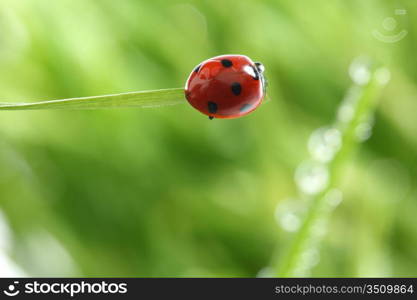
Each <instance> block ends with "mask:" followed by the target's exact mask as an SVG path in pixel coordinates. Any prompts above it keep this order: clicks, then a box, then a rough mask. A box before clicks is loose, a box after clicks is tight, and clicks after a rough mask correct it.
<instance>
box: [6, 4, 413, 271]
mask: <svg viewBox="0 0 417 300" xmlns="http://www.w3.org/2000/svg"><path fill="white" fill-rule="evenodd" d="M396 8H402V9H406V10H407V14H406V15H405V16H396V15H395V14H394V10H395V9H396ZM416 12H417V3H416V2H414V1H405V0H404V1H378V0H370V1H361V0H352V1H341V0H335V1H324V0H318V1H308V0H302V1H290V0H288V1H272V0H269V1H268V0H262V1H261V0H252V1H246V0H245V1H240V0H236V1H235V0H232V1H220V0H210V1H197V0H195V1H186V0H185V1H176V0H173V1H161V0H154V1H134V0H131V1H128V0H122V1H112V0H99V1H93V0H59V1H49V0H20V1H15V0H2V1H1V3H0V102H19V101H29V100H42V99H44V100H48V99H59V98H70V97H81V96H91V95H99V94H110V93H119V92H128V91H137V90H145V89H160V88H171V87H181V86H183V85H184V83H185V80H186V78H187V76H188V74H189V72H190V71H191V70H192V69H193V67H194V66H195V65H197V64H198V63H199V62H200V61H202V60H204V59H207V58H209V57H212V56H215V55H220V54H226V53H239V54H245V55H248V56H250V57H251V58H252V59H253V60H256V61H261V62H262V63H263V64H264V65H265V67H266V76H267V77H268V81H269V86H268V95H269V98H270V99H271V100H270V101H269V102H267V103H266V104H264V105H262V106H261V107H260V108H259V109H258V110H257V111H256V112H254V113H253V114H251V115H249V116H247V117H244V118H240V119H236V120H214V121H209V120H208V119H207V118H206V117H205V116H203V115H201V114H200V113H198V112H197V111H195V110H194V109H193V108H192V107H191V106H189V105H187V104H184V105H177V106H173V107H163V108H156V109H117V110H102V111H34V112H1V113H0V211H1V212H2V215H3V216H2V217H1V219H2V222H3V223H4V224H3V227H4V228H3V229H4V230H3V231H2V232H3V233H1V232H0V234H2V236H3V246H2V247H0V252H2V253H3V254H2V255H3V256H4V257H7V259H10V261H12V262H13V263H14V264H16V265H17V266H18V267H19V268H20V269H21V270H22V271H23V272H24V274H27V275H32V276H256V275H257V274H258V272H259V271H260V270H261V269H262V268H264V267H266V266H268V265H269V264H270V263H271V259H272V258H273V257H275V256H281V255H282V254H283V253H284V251H285V249H287V247H288V245H289V243H290V242H291V237H292V236H291V235H290V234H288V233H286V232H285V231H283V230H282V229H281V228H280V227H279V226H278V224H277V221H276V220H275V217H274V211H275V208H276V206H277V204H278V203H280V201H283V200H285V199H288V198H294V197H296V196H297V194H298V192H297V187H296V184H295V181H294V171H295V169H296V168H297V166H298V165H299V164H300V163H301V162H302V161H304V160H305V159H306V158H308V155H309V154H308V150H307V146H306V144H307V140H308V137H309V135H310V134H311V132H312V131H313V130H315V129H316V128H318V127H322V126H325V125H327V124H330V123H331V122H332V121H333V120H334V118H335V115H336V110H337V107H338V105H339V104H340V102H341V101H342V99H343V96H344V94H345V92H346V90H347V89H348V88H349V86H350V84H351V80H350V78H349V76H348V67H349V64H350V63H351V61H352V60H353V59H355V58H356V57H358V56H367V57H370V58H371V59H373V60H374V61H376V62H378V63H382V64H385V65H386V66H387V67H388V68H389V69H390V71H391V75H392V80H391V82H390V83H389V84H388V86H387V87H386V88H385V89H384V91H383V94H382V97H381V99H380V102H379V106H378V108H377V110H376V115H375V126H374V130H373V135H372V137H371V138H370V139H369V140H368V141H366V142H365V143H364V144H362V145H361V148H360V151H358V152H357V153H356V155H355V156H354V157H353V158H352V159H351V160H350V161H349V162H348V164H347V166H346V168H344V170H343V182H342V184H341V190H342V192H343V196H344V197H343V198H344V201H343V202H342V204H341V205H340V206H339V207H338V208H337V209H336V211H335V212H334V213H333V215H332V217H331V219H330V223H329V226H328V229H327V234H326V236H325V238H324V240H323V241H322V243H321V247H320V253H321V255H320V257H321V259H320V261H319V263H318V265H317V266H316V267H315V268H314V269H313V270H312V273H311V274H310V275H311V276H416V275H417V251H416V249H417V221H416V214H417V184H416V179H417V151H416V150H417V118H416V112H417V101H416V96H417V86H416V84H417V82H416V81H417V56H416V47H417V25H416V24H415V23H413V20H414V19H415V14H416ZM390 16H392V17H395V19H396V20H397V21H398V24H397V28H396V30H394V32H395V33H396V32H398V31H400V30H402V29H405V30H407V31H408V34H407V36H406V37H405V38H404V39H402V40H401V41H399V42H397V43H393V44H390V43H384V42H381V41H379V40H378V39H376V38H374V37H373V35H372V31H373V30H380V32H381V33H384V34H387V35H388V34H392V33H391V32H386V31H384V28H383V27H382V22H383V20H384V19H385V18H386V17H390ZM184 101H185V100H184ZM5 224H8V225H5ZM7 232H9V233H7ZM7 235H8V236H9V238H7V237H6V236H7ZM1 239H2V238H1V237H0V240H1ZM0 246H1V243H0ZM0 261H1V260H0ZM2 270H3V271H2ZM2 274H3V275H4V274H6V271H5V265H4V266H2V265H1V264H0V275H2Z"/></svg>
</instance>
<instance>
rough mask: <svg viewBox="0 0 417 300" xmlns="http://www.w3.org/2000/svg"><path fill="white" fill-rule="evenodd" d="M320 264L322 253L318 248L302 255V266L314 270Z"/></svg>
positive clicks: (308, 250)
mask: <svg viewBox="0 0 417 300" xmlns="http://www.w3.org/2000/svg"><path fill="white" fill-rule="evenodd" d="M319 262H320V253H319V251H318V250H317V249H316V248H310V249H307V250H306V251H304V252H303V253H302V254H301V264H303V265H304V266H305V268H308V269H310V268H312V267H314V266H316V265H317V264H318V263H319Z"/></svg>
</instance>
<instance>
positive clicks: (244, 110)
mask: <svg viewBox="0 0 417 300" xmlns="http://www.w3.org/2000/svg"><path fill="white" fill-rule="evenodd" d="M251 107H252V104H249V103H245V104H243V105H242V107H241V108H240V109H239V110H240V112H247V111H248V110H249V109H250V108H251Z"/></svg>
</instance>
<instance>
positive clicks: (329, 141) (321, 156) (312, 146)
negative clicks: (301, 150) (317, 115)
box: [308, 127, 342, 162]
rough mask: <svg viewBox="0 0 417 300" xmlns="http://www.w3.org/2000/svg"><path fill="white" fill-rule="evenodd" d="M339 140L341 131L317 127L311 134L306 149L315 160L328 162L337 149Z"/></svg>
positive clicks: (340, 139) (339, 143)
mask: <svg viewBox="0 0 417 300" xmlns="http://www.w3.org/2000/svg"><path fill="white" fill-rule="evenodd" d="M341 141H342V138H341V133H340V131H339V130H338V129H336V128H328V127H325V128H319V129H317V130H315V131H314V132H313V133H312V134H311V136H310V139H309V141H308V149H309V151H310V154H311V155H312V156H313V158H315V159H316V160H318V161H321V162H328V161H330V160H332V158H333V156H334V155H335V154H336V152H337V151H338V150H339V148H340V145H341Z"/></svg>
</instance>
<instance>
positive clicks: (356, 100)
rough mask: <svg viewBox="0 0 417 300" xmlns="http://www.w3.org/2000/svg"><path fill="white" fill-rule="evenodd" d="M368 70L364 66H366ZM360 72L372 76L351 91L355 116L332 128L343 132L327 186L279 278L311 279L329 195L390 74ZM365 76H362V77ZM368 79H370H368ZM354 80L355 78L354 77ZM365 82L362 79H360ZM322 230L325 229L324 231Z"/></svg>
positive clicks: (280, 262) (317, 197)
mask: <svg viewBox="0 0 417 300" xmlns="http://www.w3.org/2000/svg"><path fill="white" fill-rule="evenodd" d="M363 68H365V67H363ZM363 68H362V69H360V70H359V71H361V72H359V75H363V73H364V72H365V71H366V72H365V73H366V74H369V78H367V80H366V82H360V83H358V82H356V81H355V85H354V86H353V87H352V90H354V91H356V92H355V93H352V95H353V96H351V97H349V98H346V99H347V100H349V101H347V102H348V103H349V107H348V108H350V109H351V112H352V114H349V118H345V117H344V118H341V119H337V121H336V122H335V124H334V125H333V128H335V129H336V130H338V132H340V137H341V146H340V149H339V150H338V151H336V153H335V155H334V157H333V159H331V160H330V161H328V162H327V163H326V164H325V165H324V166H325V167H326V169H327V170H328V174H329V175H328V176H329V179H328V184H327V187H325V188H324V189H323V190H322V191H321V192H319V193H317V194H315V195H314V196H312V197H311V199H310V201H309V202H310V205H309V207H308V211H307V213H306V214H305V216H304V219H303V220H302V221H301V226H300V227H299V229H298V231H297V232H296V233H295V236H294V239H293V242H292V244H291V245H290V246H289V248H288V249H287V250H288V251H287V252H286V253H285V254H284V255H283V256H282V257H281V259H278V260H277V261H274V262H273V265H274V267H275V270H277V273H276V274H275V275H276V276H280V277H300V276H301V277H302V276H308V274H309V273H308V272H309V271H310V269H311V268H312V265H310V263H308V262H307V260H308V259H307V258H308V255H309V254H310V253H313V251H312V250H315V248H317V247H318V246H319V245H318V244H319V242H320V240H321V235H322V234H323V232H322V229H324V227H323V225H324V226H325V224H327V222H328V219H329V218H330V214H331V210H332V209H333V207H332V205H331V204H330V202H329V200H331V199H330V195H331V194H332V193H334V192H335V191H338V190H337V186H338V183H339V181H340V177H341V175H342V173H343V169H344V165H345V163H346V162H348V161H349V159H350V157H351V156H352V154H353V152H354V151H355V149H356V148H358V147H359V143H360V139H358V137H357V132H358V130H357V129H358V128H359V126H360V125H361V123H363V122H364V121H365V120H369V118H370V116H371V115H372V114H373V112H374V110H375V107H376V104H377V100H378V98H379V95H380V93H381V90H382V88H383V86H384V85H385V84H386V83H387V82H388V80H389V71H388V70H387V69H385V68H378V69H376V70H374V71H372V70H366V69H363ZM360 77H363V76H360ZM366 77H368V76H366ZM354 79H355V78H354ZM359 79H361V80H358V81H363V80H362V79H363V78H359ZM322 227H323V228H322Z"/></svg>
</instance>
